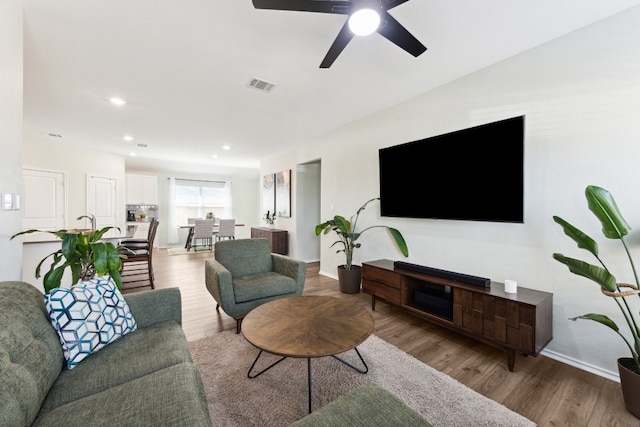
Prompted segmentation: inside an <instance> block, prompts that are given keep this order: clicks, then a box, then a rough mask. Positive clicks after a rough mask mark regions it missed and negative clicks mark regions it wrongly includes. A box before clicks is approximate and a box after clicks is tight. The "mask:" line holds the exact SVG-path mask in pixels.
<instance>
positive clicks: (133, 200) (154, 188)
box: [126, 173, 158, 205]
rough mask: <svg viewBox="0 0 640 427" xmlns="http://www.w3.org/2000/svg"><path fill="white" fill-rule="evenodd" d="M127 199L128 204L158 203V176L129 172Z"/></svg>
mask: <svg viewBox="0 0 640 427" xmlns="http://www.w3.org/2000/svg"><path fill="white" fill-rule="evenodd" d="M126 199H127V204H128V205H157V204H158V177H157V176H155V175H141V174H133V173H128V174H127V196H126Z"/></svg>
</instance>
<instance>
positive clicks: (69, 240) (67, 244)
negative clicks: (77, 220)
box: [62, 233, 78, 259]
mask: <svg viewBox="0 0 640 427" xmlns="http://www.w3.org/2000/svg"><path fill="white" fill-rule="evenodd" d="M77 243H78V234H75V233H65V234H64V236H63V237H62V254H63V255H64V257H65V258H66V259H70V258H71V257H72V256H73V253H74V252H75V251H76V246H77Z"/></svg>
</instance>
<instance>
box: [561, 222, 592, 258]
mask: <svg viewBox="0 0 640 427" xmlns="http://www.w3.org/2000/svg"><path fill="white" fill-rule="evenodd" d="M553 220H554V221H555V222H557V223H558V224H560V225H561V226H562V228H563V230H564V234H566V235H567V236H569V237H570V238H571V239H572V240H573V241H574V242H576V243H577V244H578V247H579V248H582V249H586V250H588V251H589V252H591V253H592V254H593V255H595V256H596V258H597V257H598V243H597V242H596V241H595V240H593V239H592V238H591V237H589V236H588V235H587V234H586V233H584V232H582V231H581V230H579V229H577V228H576V227H574V226H573V225H571V224H569V223H568V222H567V221H565V220H564V219H562V218H560V217H559V216H555V215H554V217H553Z"/></svg>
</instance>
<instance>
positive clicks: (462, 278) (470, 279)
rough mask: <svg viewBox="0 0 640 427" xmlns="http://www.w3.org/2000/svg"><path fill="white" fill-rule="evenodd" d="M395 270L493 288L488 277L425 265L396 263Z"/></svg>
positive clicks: (394, 264)
mask: <svg viewBox="0 0 640 427" xmlns="http://www.w3.org/2000/svg"><path fill="white" fill-rule="evenodd" d="M393 266H394V268H399V269H401V270H409V271H415V272H416V273H422V274H427V275H429V276H435V277H441V278H443V279H449V280H453V281H456V282H461V283H466V284H467V285H473V286H481V287H485V288H489V287H491V279H487V278H486V277H478V276H471V275H469V274H463V273H455V272H453V271H447V270H440V269H438V268H433V267H427V266H424V265H418V264H411V263H409V262H404V261H394V263H393Z"/></svg>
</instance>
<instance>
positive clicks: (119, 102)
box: [109, 97, 127, 105]
mask: <svg viewBox="0 0 640 427" xmlns="http://www.w3.org/2000/svg"><path fill="white" fill-rule="evenodd" d="M109 101H111V103H112V104H114V105H124V104H126V103H127V101H125V100H124V99H122V98H117V97H113V98H109Z"/></svg>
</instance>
